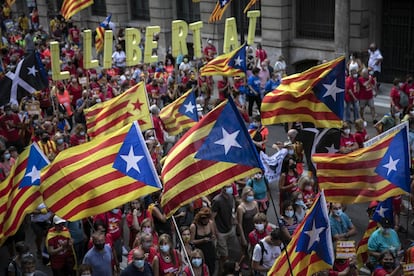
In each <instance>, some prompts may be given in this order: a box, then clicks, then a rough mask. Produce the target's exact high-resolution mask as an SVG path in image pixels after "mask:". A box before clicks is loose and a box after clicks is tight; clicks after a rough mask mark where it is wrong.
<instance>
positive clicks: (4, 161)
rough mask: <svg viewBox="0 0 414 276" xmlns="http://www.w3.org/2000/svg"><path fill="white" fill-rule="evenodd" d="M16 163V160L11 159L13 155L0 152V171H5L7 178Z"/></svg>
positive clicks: (7, 152)
mask: <svg viewBox="0 0 414 276" xmlns="http://www.w3.org/2000/svg"><path fill="white" fill-rule="evenodd" d="M14 163H16V160H14V158H13V157H11V154H10V152H9V151H8V150H0V169H1V170H2V171H3V174H4V176H5V177H7V176H8V175H9V174H10V171H11V168H12V167H13V165H14Z"/></svg>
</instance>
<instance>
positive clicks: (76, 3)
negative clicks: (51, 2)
mask: <svg viewBox="0 0 414 276" xmlns="http://www.w3.org/2000/svg"><path fill="white" fill-rule="evenodd" d="M92 4H93V0H64V1H63V4H62V7H61V8H60V13H61V14H62V16H63V17H64V18H65V19H66V20H68V19H70V18H71V17H72V16H74V15H75V14H76V13H78V12H80V11H81V10H83V9H86V8H87V7H89V6H90V5H92Z"/></svg>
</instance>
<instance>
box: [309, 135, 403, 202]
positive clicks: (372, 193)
mask: <svg viewBox="0 0 414 276" xmlns="http://www.w3.org/2000/svg"><path fill="white" fill-rule="evenodd" d="M407 133H408V132H407V127H404V128H402V129H400V130H399V131H396V132H391V133H390V134H389V135H386V136H383V137H382V138H381V139H380V140H378V141H377V142H376V143H373V144H372V145H371V146H368V147H365V148H361V149H358V150H356V151H354V152H351V153H348V154H314V155H313V156H312V159H313V161H314V162H315V163H316V167H317V177H318V183H319V185H320V187H321V189H325V195H326V198H327V199H328V201H331V202H341V203H348V204H352V203H359V202H369V201H373V200H385V199H387V198H389V197H392V196H397V195H401V194H404V193H409V192H410V171H409V169H410V162H409V161H410V159H409V150H408V137H407ZM404 149H405V150H404Z"/></svg>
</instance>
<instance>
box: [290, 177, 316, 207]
mask: <svg viewBox="0 0 414 276" xmlns="http://www.w3.org/2000/svg"><path fill="white" fill-rule="evenodd" d="M298 187H299V192H300V193H301V195H302V201H303V203H304V206H305V208H310V207H311V206H312V204H313V201H314V200H315V197H316V194H315V182H314V181H313V179H312V178H310V177H308V176H301V177H300V178H299V181H298ZM292 197H293V196H292ZM294 202H295V201H294Z"/></svg>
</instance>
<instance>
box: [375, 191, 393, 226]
mask: <svg viewBox="0 0 414 276" xmlns="http://www.w3.org/2000/svg"><path fill="white" fill-rule="evenodd" d="M393 209H394V208H393V205H392V197H390V198H387V199H386V200H384V201H381V202H380V203H379V204H378V205H377V208H376V209H375V212H374V214H373V215H372V219H373V220H375V221H376V222H381V219H383V218H387V219H388V220H389V221H391V222H393V221H394V210H393Z"/></svg>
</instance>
